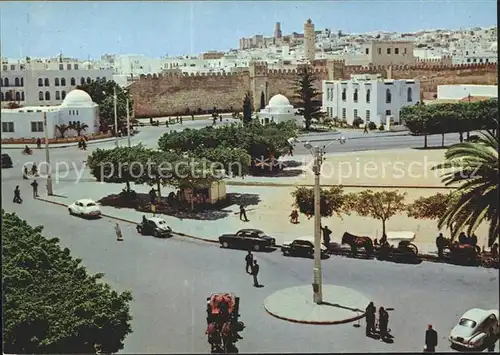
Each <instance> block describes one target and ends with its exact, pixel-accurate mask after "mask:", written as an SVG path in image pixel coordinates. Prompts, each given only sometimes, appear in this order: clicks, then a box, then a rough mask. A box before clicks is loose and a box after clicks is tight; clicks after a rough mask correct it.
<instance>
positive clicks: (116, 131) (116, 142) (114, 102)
mask: <svg viewBox="0 0 500 355" xmlns="http://www.w3.org/2000/svg"><path fill="white" fill-rule="evenodd" d="M116 99H117V98H116V86H115V87H114V88H113V106H114V114H115V145H116V147H117V148H118V113H117V112H116Z"/></svg>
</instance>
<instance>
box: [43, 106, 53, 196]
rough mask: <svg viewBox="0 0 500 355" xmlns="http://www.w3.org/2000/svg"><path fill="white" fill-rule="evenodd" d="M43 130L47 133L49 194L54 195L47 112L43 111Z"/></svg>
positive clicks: (46, 155) (46, 152)
mask: <svg viewBox="0 0 500 355" xmlns="http://www.w3.org/2000/svg"><path fill="white" fill-rule="evenodd" d="M43 131H44V133H45V166H46V167H47V171H46V173H47V174H46V175H47V195H49V196H52V195H53V194H54V193H53V191H52V177H51V174H50V173H51V169H50V154H49V131H48V129H47V112H44V113H43Z"/></svg>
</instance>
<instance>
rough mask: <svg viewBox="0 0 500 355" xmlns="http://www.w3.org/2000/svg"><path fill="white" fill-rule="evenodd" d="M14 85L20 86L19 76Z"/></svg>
mask: <svg viewBox="0 0 500 355" xmlns="http://www.w3.org/2000/svg"><path fill="white" fill-rule="evenodd" d="M14 86H19V78H15V79H14Z"/></svg>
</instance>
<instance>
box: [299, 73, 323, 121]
mask: <svg viewBox="0 0 500 355" xmlns="http://www.w3.org/2000/svg"><path fill="white" fill-rule="evenodd" d="M316 80H317V78H316V76H315V75H314V73H313V71H312V69H311V68H309V67H305V68H304V69H303V70H301V71H299V73H298V75H297V78H296V80H295V83H294V86H295V98H296V99H297V101H298V107H299V109H298V112H297V114H299V115H301V116H303V117H304V124H305V128H306V130H308V129H310V127H311V123H312V120H313V119H316V120H318V122H319V121H320V120H321V118H322V117H323V112H322V111H321V105H317V104H316V102H315V101H316V100H315V99H316V98H317V97H318V96H319V95H320V92H319V91H318V90H316V88H315V87H314V83H315V81H316Z"/></svg>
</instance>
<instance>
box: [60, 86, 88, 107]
mask: <svg viewBox="0 0 500 355" xmlns="http://www.w3.org/2000/svg"><path fill="white" fill-rule="evenodd" d="M94 105H95V104H94V102H93V101H92V98H91V97H90V95H89V94H87V93H86V92H85V91H83V90H79V89H75V90H71V91H70V92H69V93H68V95H66V97H65V98H64V101H63V102H62V104H61V106H65V107H82V106H85V107H87V106H94Z"/></svg>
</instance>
